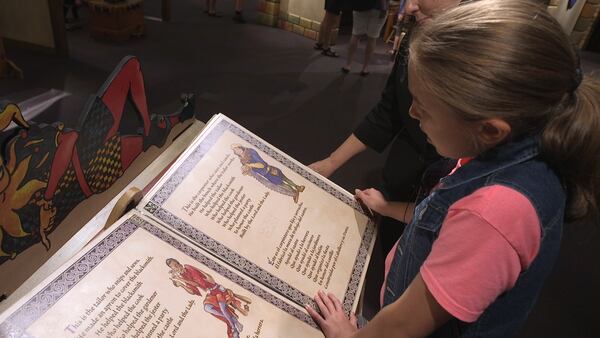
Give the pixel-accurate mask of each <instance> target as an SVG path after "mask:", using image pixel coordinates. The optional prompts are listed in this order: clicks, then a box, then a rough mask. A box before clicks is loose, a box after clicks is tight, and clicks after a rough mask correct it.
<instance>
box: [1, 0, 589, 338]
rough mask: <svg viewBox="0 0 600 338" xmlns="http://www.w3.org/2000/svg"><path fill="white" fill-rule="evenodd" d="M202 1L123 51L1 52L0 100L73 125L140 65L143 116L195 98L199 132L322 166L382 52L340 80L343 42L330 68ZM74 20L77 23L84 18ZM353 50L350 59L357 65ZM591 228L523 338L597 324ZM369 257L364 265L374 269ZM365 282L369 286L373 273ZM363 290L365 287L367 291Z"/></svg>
mask: <svg viewBox="0 0 600 338" xmlns="http://www.w3.org/2000/svg"><path fill="white" fill-rule="evenodd" d="M203 5H204V1H199V0H195V1H191V0H178V1H174V2H173V4H172V7H173V8H172V20H171V22H168V23H165V22H160V21H156V20H145V25H146V36H145V37H143V38H140V39H136V40H131V41H128V42H126V43H119V44H117V43H106V42H98V41H95V40H93V39H92V38H91V37H90V36H89V33H88V31H87V30H86V29H83V30H76V31H71V32H68V43H69V54H70V55H69V58H63V57H56V56H48V55H44V54H40V53H35V52H31V51H25V50H20V49H16V48H10V46H7V47H9V48H8V50H7V54H8V56H9V58H10V59H12V60H13V61H15V62H16V63H17V64H18V65H19V66H20V67H21V68H22V69H23V71H24V74H25V79H24V80H2V81H0V97H23V96H24V95H27V93H30V92H33V91H35V90H38V89H39V90H42V89H43V90H48V89H51V88H54V89H58V90H62V91H66V92H68V93H71V94H72V95H71V96H70V97H69V99H68V100H64V102H63V103H59V104H58V107H55V108H54V110H55V111H56V112H58V114H59V116H60V117H61V118H63V119H64V118H68V119H69V120H68V121H65V122H67V125H68V124H69V122H72V121H74V120H76V116H77V113H78V112H79V111H80V110H81V109H82V106H83V104H84V103H85V100H86V99H87V96H88V95H90V94H92V93H94V92H95V91H97V90H98V88H99V86H100V85H101V84H102V83H103V81H104V80H105V79H106V78H107V77H108V75H109V74H110V73H111V71H112V69H113V68H114V67H115V66H116V65H117V63H118V62H119V60H120V59H121V58H122V57H124V56H126V55H135V56H137V57H139V58H140V61H141V64H142V69H143V72H144V77H145V85H146V92H147V97H148V106H149V108H150V111H151V112H169V111H172V110H174V109H175V108H176V107H177V104H178V97H179V95H180V93H184V92H194V93H196V94H197V97H198V99H197V118H198V119H200V120H202V121H207V120H208V119H209V118H210V116H211V115H212V114H214V113H225V114H227V115H228V116H229V117H231V118H233V119H234V120H236V121H237V122H239V123H241V124H242V125H244V126H245V127H246V128H248V129H249V130H251V131H252V132H254V133H256V134H258V135H259V136H260V137H262V138H263V139H265V140H267V141H268V142H270V143H271V144H273V145H275V146H276V147H278V148H280V149H282V150H283V151H285V152H287V153H288V154H290V155H291V156H293V157H294V158H296V159H298V160H299V161H301V162H303V163H305V164H308V163H311V162H313V161H316V160H319V159H321V158H323V157H325V156H327V155H328V154H329V153H330V152H331V151H332V150H333V149H334V148H335V147H336V146H337V145H339V144H340V143H341V142H342V141H343V140H344V139H345V138H346V137H347V136H348V135H350V133H351V132H352V130H353V128H354V127H355V126H356V125H357V123H358V122H359V121H360V120H361V119H362V118H363V117H364V116H365V114H367V113H368V111H369V110H370V108H371V107H372V106H373V105H374V104H375V103H376V102H377V100H378V99H379V95H380V92H381V90H382V89H383V87H384V85H385V81H386V79H387V74H388V73H389V71H390V69H391V65H392V64H391V62H390V59H389V56H388V55H387V54H386V51H387V49H388V48H389V46H388V45H384V44H383V42H381V41H379V42H378V47H377V49H376V52H375V56H374V60H373V61H372V66H371V67H370V71H371V74H370V75H369V76H367V77H361V76H359V75H358V74H357V72H358V70H359V64H358V63H355V65H354V68H355V69H354V70H353V73H351V74H348V75H344V74H342V73H341V72H340V67H341V66H342V64H343V57H344V56H345V54H346V53H345V52H346V46H347V41H348V39H349V35H348V33H344V32H345V31H346V30H347V28H346V29H344V30H343V32H342V34H341V36H340V38H339V41H338V45H337V46H336V49H337V51H338V52H340V53H341V54H342V57H341V58H338V59H335V58H328V57H325V56H321V55H320V53H319V52H318V51H315V50H313V48H312V45H313V43H314V42H313V41H312V40H309V39H307V38H304V37H302V36H299V35H296V34H293V33H289V32H286V31H283V30H280V29H275V28H271V27H266V26H261V25H257V24H255V23H254V22H255V15H256V7H257V0H247V4H246V7H247V10H246V16H247V19H248V24H245V25H239V24H235V23H234V22H233V21H232V20H231V14H232V13H233V4H232V1H231V0H220V1H218V3H217V9H218V10H219V11H221V12H222V13H223V14H224V16H223V17H222V18H212V17H208V16H206V15H204V14H203V13H202V11H203ZM145 6H146V7H145V13H146V15H148V16H152V17H160V2H159V1H153V2H150V1H147V2H146V3H145ZM83 14H84V15H85V12H84V13H83ZM362 51H363V50H362V47H361V48H360V49H359V51H358V53H357V59H358V60H362V54H361V53H362ZM582 57H583V67H584V71H586V72H588V71H591V70H595V69H599V68H600V55H599V54H593V53H590V52H583V53H582ZM384 158H385V154H382V155H380V154H377V153H375V152H373V151H366V152H364V153H362V154H360V155H359V156H357V157H356V158H354V159H352V160H351V161H350V162H349V163H347V165H346V166H345V167H343V168H341V169H340V170H339V171H338V172H336V173H335V174H334V175H333V176H332V180H333V181H334V182H336V183H338V184H339V185H340V186H342V187H344V188H345V189H347V190H349V191H353V190H354V188H367V187H371V186H377V185H378V184H379V183H380V168H381V166H382V164H383V160H384ZM599 244H600V234H599V232H598V228H597V225H591V224H582V225H570V226H569V227H567V228H566V229H565V233H564V245H563V249H562V253H561V256H560V258H559V262H558V264H557V267H556V268H555V271H554V274H553V275H552V277H551V278H550V279H549V281H548V283H547V285H546V287H545V289H544V291H543V293H542V295H541V297H540V301H539V303H538V305H537V308H536V309H535V310H534V312H533V313H532V314H531V316H530V319H529V321H528V323H527V325H526V328H525V330H524V332H523V334H522V337H592V336H597V333H596V334H595V332H597V331H598V329H599V328H600V324H599V323H600V322H599V321H598V320H597V318H596V316H595V313H596V311H594V310H595V309H594V307H595V305H596V304H599V303H600V290H599V289H600V288H598V286H599V285H600V284H599V282H600V264H598V263H597V262H596V261H595V260H594V259H595V258H596V257H598V255H594V254H595V253H597V252H598V249H597V248H598V247H600V245H599ZM382 259H383V258H382V256H381V253H380V252H379V251H378V250H377V248H376V250H375V254H374V257H373V260H374V261H375V262H378V263H380V262H381V261H382ZM377 270H378V269H375V271H371V273H374V274H377V273H381V271H377ZM367 284H369V283H367ZM378 287H379V285H374V283H371V284H370V285H368V286H367V293H366V295H367V296H366V299H365V309H364V314H365V315H366V316H367V317H369V316H372V315H373V313H374V312H375V311H376V302H374V301H369V300H370V299H375V297H376V295H377V293H378Z"/></svg>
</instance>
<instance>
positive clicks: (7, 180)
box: [0, 57, 194, 265]
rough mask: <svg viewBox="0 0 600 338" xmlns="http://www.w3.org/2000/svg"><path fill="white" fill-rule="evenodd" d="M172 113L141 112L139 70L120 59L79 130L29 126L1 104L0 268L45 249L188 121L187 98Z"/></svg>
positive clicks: (90, 104) (189, 101) (143, 100)
mask: <svg viewBox="0 0 600 338" xmlns="http://www.w3.org/2000/svg"><path fill="white" fill-rule="evenodd" d="M181 101H182V106H181V109H180V110H179V111H177V112H176V113H173V114H167V115H156V114H153V115H151V114H150V113H149V112H148V107H147V103H146V94H145V90H144V80H143V76H142V72H141V67H140V62H139V60H138V59H137V58H135V57H126V58H124V59H123V60H122V61H121V62H120V63H119V65H118V66H117V67H116V69H115V70H114V71H113V73H112V74H111V75H110V76H109V78H108V80H106V82H105V83H104V84H103V85H102V87H101V88H100V89H99V90H98V92H97V93H96V94H95V95H93V96H92V97H91V98H90V99H89V101H88V102H87V104H86V106H85V107H84V109H83V111H82V113H81V115H80V119H79V123H78V127H77V128H74V129H68V128H66V127H65V126H64V124H63V123H61V122H55V123H52V124H42V123H39V124H36V123H30V122H28V121H26V120H25V119H24V118H23V115H22V114H21V111H20V109H19V107H18V106H17V105H15V104H13V103H11V102H6V101H4V102H2V101H0V131H3V130H5V129H7V127H8V126H9V124H11V122H14V123H16V124H17V125H18V126H19V128H14V129H11V130H10V131H8V132H9V133H10V135H9V136H8V137H7V138H5V141H4V142H3V143H2V144H0V265H1V264H3V263H5V262H6V261H8V260H10V259H14V258H15V257H17V256H18V255H19V254H20V253H22V252H23V251H25V250H27V248H30V247H32V246H35V245H43V246H44V247H45V248H46V249H49V248H50V247H51V245H52V236H51V234H52V232H53V231H54V230H55V229H56V228H57V226H59V224H60V223H61V221H62V220H63V219H64V218H65V217H66V216H67V215H68V214H69V212H71V211H72V210H73V208H75V207H76V206H77V205H78V204H79V203H80V202H82V201H83V200H85V199H86V198H88V197H90V196H92V195H94V194H99V193H102V192H103V191H105V190H106V189H108V188H109V187H110V186H111V185H112V184H113V183H114V182H115V181H116V180H117V179H118V178H119V177H121V175H123V173H124V172H125V170H127V168H128V167H129V166H130V164H131V163H132V162H133V161H134V160H135V159H136V158H137V157H138V155H140V154H141V153H143V152H144V151H146V150H147V149H148V148H149V147H151V146H156V147H161V146H163V145H164V144H165V142H166V140H167V136H168V135H169V132H170V131H171V129H172V128H173V127H174V126H175V125H177V124H179V123H182V122H183V121H185V120H188V119H190V118H192V117H193V114H194V95H191V94H190V95H182V99H181Z"/></svg>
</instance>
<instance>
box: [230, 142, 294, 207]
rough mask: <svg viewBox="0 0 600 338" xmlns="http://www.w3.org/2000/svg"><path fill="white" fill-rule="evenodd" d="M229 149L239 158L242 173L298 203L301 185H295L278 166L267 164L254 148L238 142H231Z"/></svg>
mask: <svg viewBox="0 0 600 338" xmlns="http://www.w3.org/2000/svg"><path fill="white" fill-rule="evenodd" d="M231 149H232V150H233V152H234V154H236V155H237V156H238V157H239V158H240V162H241V163H242V174H244V175H249V176H252V177H254V178H255V179H257V180H258V181H259V182H260V183H262V184H264V185H265V186H266V187H267V188H269V189H271V190H274V191H277V192H278V193H281V194H284V195H287V196H291V197H292V198H293V199H294V202H296V203H298V198H299V197H300V193H301V192H303V191H304V186H303V185H297V184H296V183H294V182H292V180H290V179H289V178H287V177H286V176H285V175H284V174H283V172H282V171H281V170H280V169H279V168H277V167H274V166H271V165H269V164H268V163H267V162H266V161H265V160H263V159H262V157H260V155H259V154H258V152H257V151H256V150H254V149H252V148H247V147H243V146H242V145H239V144H232V145H231Z"/></svg>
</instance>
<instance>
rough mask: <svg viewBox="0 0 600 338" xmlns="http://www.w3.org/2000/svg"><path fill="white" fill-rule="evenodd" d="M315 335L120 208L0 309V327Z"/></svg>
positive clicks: (83, 332) (225, 271)
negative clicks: (106, 226)
mask: <svg viewBox="0 0 600 338" xmlns="http://www.w3.org/2000/svg"><path fill="white" fill-rule="evenodd" d="M22 335H28V336H33V337H147V336H152V337H228V336H229V337H238V336H239V337H253V338H258V337H265V338H266V337H283V336H285V337H321V336H322V334H321V333H320V331H319V330H318V329H317V328H316V327H315V326H314V323H313V322H312V321H311V320H310V319H309V317H308V315H307V314H306V313H305V312H304V311H303V310H301V309H298V308H297V307H294V306H293V305H290V304H289V303H288V302H286V301H284V300H282V299H281V298H280V297H278V296H277V295H274V294H272V293H270V292H269V291H268V290H266V289H265V288H264V287H262V286H260V285H257V284H256V283H255V282H253V281H251V280H249V279H247V278H246V277H244V276H241V275H240V274H239V273H237V272H235V271H231V269H230V268H229V267H227V266H223V265H222V263H220V262H218V261H215V260H214V258H211V256H210V255H208V254H206V253H205V252H202V251H199V250H198V249H197V248H196V247H192V246H190V245H189V242H187V241H186V240H185V239H183V238H180V237H178V236H177V235H174V234H172V233H169V232H168V231H166V230H165V229H161V227H160V226H156V225H155V224H152V223H151V222H149V221H147V220H144V219H143V218H140V217H139V216H137V215H135V214H130V215H128V216H127V217H125V218H124V220H122V221H121V222H120V224H117V225H115V226H113V227H112V228H111V229H110V231H107V232H106V233H105V234H103V235H102V236H101V237H100V238H99V239H96V240H95V241H94V242H92V243H91V244H90V245H88V246H87V247H86V248H85V249H84V250H83V251H82V253H81V254H79V255H78V256H76V257H75V258H73V259H72V260H71V261H69V262H68V263H67V264H65V265H64V266H63V267H62V268H61V269H60V270H59V271H57V272H56V273H55V274H54V275H53V276H50V277H49V278H48V279H47V280H46V281H45V282H44V283H42V284H41V285H40V286H39V287H38V288H37V289H35V290H33V291H32V292H31V293H30V294H29V295H27V296H26V297H24V299H22V300H21V301H19V302H18V303H16V304H15V306H13V307H12V308H11V309H9V310H8V311H6V312H5V313H3V314H2V315H1V316H0V336H2V337H10V336H18V337H21V336H22Z"/></svg>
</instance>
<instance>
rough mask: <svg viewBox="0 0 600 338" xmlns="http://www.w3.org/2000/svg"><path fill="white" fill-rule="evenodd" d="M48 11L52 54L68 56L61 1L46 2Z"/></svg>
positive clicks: (51, 0)
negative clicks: (52, 40) (50, 25)
mask: <svg viewBox="0 0 600 338" xmlns="http://www.w3.org/2000/svg"><path fill="white" fill-rule="evenodd" d="M48 11H49V14H50V22H51V24H52V35H53V36H54V52H55V54H57V55H60V56H69V47H68V43H67V30H66V28H65V17H64V13H63V0H48Z"/></svg>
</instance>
